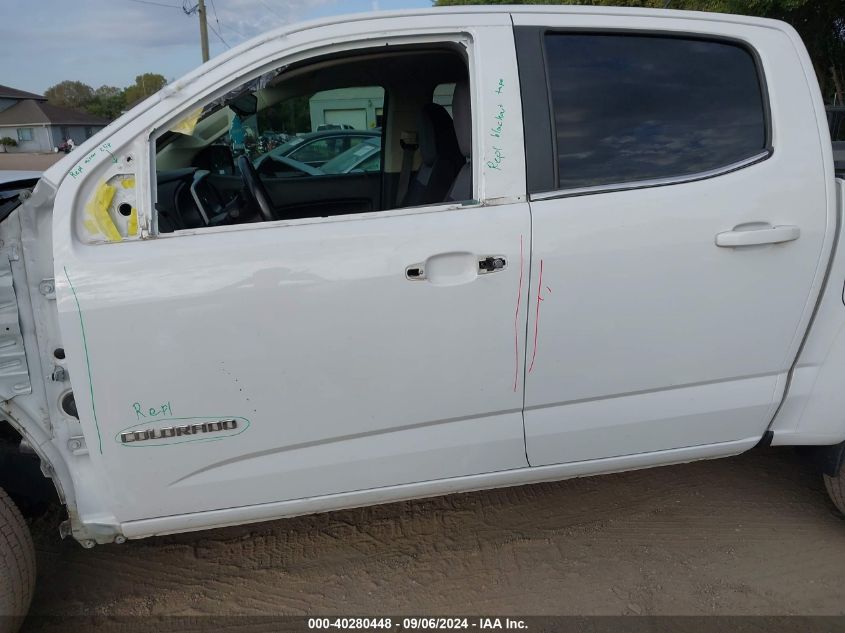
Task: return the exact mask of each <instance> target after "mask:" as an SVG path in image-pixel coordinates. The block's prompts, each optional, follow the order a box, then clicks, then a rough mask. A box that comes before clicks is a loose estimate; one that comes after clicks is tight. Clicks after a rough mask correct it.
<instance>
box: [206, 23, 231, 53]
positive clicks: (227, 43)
mask: <svg viewBox="0 0 845 633" xmlns="http://www.w3.org/2000/svg"><path fill="white" fill-rule="evenodd" d="M218 26H219V24H218ZM208 28H210V29H211V32H212V33H214V34H215V35H216V36H217V37H219V38H220V41H221V42H223V43H224V44H225V45H226V48H232V47H231V46H229V42H227V41H226V40H224V39H223V36H222V35H220V33H218V32H217V29H215V28H214V27H213V26H211V25H210V24H209V25H208Z"/></svg>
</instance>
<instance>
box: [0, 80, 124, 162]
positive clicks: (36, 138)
mask: <svg viewBox="0 0 845 633" xmlns="http://www.w3.org/2000/svg"><path fill="white" fill-rule="evenodd" d="M108 124H109V121H108V120H106V119H103V118H102V117H98V116H94V115H93V114H88V113H87V112H79V111H77V110H71V109H70V108H63V107H60V106H55V105H52V104H50V103H47V99H46V98H45V97H43V96H41V95H37V94H33V93H31V92H25V91H23V90H17V89H16V88H10V87H9V86H3V85H0V138H4V137H9V138H11V139H14V140H15V141H17V146H16V147H14V148H8V149H9V150H11V151H18V152H51V151H53V148H54V147H58V146H59V145H61V144H62V143H63V142H64V141H65V140H67V139H69V138H72V139H73V141H74V143H76V144H77V145H78V144H79V143H82V142H83V141H85V140H86V139H88V138H89V137H91V136H93V135H94V134H95V133H96V132H98V131H99V130H101V129H103V128H104V127H105V126H106V125H108Z"/></svg>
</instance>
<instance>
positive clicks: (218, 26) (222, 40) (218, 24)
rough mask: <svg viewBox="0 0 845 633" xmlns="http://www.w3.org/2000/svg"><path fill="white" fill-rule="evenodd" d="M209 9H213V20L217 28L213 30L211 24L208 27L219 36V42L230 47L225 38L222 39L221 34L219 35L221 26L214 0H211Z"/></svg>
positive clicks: (221, 30)
mask: <svg viewBox="0 0 845 633" xmlns="http://www.w3.org/2000/svg"><path fill="white" fill-rule="evenodd" d="M211 10H212V11H214V21H215V22H217V30H215V29H214V27H213V26H209V28H210V29H211V30H212V31H214V34H215V35H216V36H217V37H219V38H220V41H221V42H223V43H224V44H226V48H232V47H231V46H229V44H228V43H227V42H226V40H224V39H223V36H222V35H221V33H222V32H223V27H222V26H220V18H218V17H217V6H216V5H215V4H214V0H211ZM218 31H219V33H218Z"/></svg>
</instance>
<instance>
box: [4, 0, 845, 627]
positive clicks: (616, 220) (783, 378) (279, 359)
mask: <svg viewBox="0 0 845 633" xmlns="http://www.w3.org/2000/svg"><path fill="white" fill-rule="evenodd" d="M468 23H469V24H472V25H473V26H472V27H471V28H467V26H466V25H467V24H468ZM421 33H422V35H421ZM274 65H275V68H272V69H270V70H267V71H266V73H265V74H264V75H262V76H260V77H256V72H257V71H256V69H257V68H261V69H263V70H262V72H264V70H266V69H268V68H270V67H271V66H274ZM812 77H814V72H813V66H812V64H811V62H810V58H809V56H808V55H807V53H806V50H805V48H804V45H803V44H802V42H801V40H800V38H799V37H798V35H797V34H796V32H795V31H794V30H793V29H792V28H791V27H789V26H788V25H786V24H783V23H781V22H776V21H770V20H762V19H756V18H750V17H741V16H730V15H716V14H705V13H697V12H696V13H685V12H682V11H659V10H642V9H622V8H612V9H605V8H599V7H585V6H581V7H545V6H531V7H527V6H526V7H520V8H515V7H504V8H492V7H474V8H469V7H462V8H461V9H460V11H454V10H452V11H448V10H446V11H440V10H429V9H426V10H419V11H411V12H405V13H391V14H386V15H383V16H374V17H370V18H367V19H361V20H357V19H356V20H346V19H343V18H339V19H331V20H325V21H323V22H322V23H320V24H317V25H315V24H314V23H310V24H309V25H307V27H302V26H291V27H285V28H282V29H280V30H277V31H275V32H274V33H273V34H271V35H265V36H262V37H261V38H259V39H257V40H255V41H253V42H249V43H246V44H244V45H242V46H240V47H238V48H235V49H233V50H232V51H230V52H227V53H224V54H222V55H220V56H218V57H215V58H214V59H212V60H211V61H210V62H209V63H207V64H205V65H203V66H202V67H201V68H200V69H198V70H196V71H194V72H192V73H190V74H189V75H187V76H186V77H184V78H182V79H180V80H179V81H178V82H177V83H176V84H175V85H174V86H173V87H165V88H164V89H163V90H162V91H161V92H160V93H159V96H158V97H157V98H156V99H148V100H146V101H144V102H142V103H141V104H139V105H138V106H136V107H135V108H134V109H132V110H131V111H130V112H128V113H127V114H126V115H124V116H122V117H121V118H120V119H118V121H116V122H115V123H113V124H112V125H111V126H109V127H108V128H106V129H104V130H103V131H101V132H99V133H98V134H97V135H96V136H94V137H93V138H92V139H90V140H89V141H87V142H86V143H84V144H83V145H81V146H80V147H79V148H78V150H77V151H75V152H74V154H75V155H77V156H78V160H77V161H76V162H74V160H72V159H71V158H67V159H65V160H63V161H60V162H59V163H56V165H54V166H53V167H51V168H50V169H48V170H47V171H46V172H44V174H43V176H42V178H41V179H40V181H39V182H38V184H37V186H36V187H35V189H34V192H33V193H32V195H31V196H30V195H24V196H22V197H21V200H20V202H21V204H20V206H18V207H17V208H15V209H14V210H11V212H10V213H9V214H8V215H7V216H6V218H5V219H4V220H3V221H2V222H0V239H2V245H3V246H2V249H0V252H1V253H3V254H4V256H3V257H0V267H2V268H3V274H2V275H0V277H2V279H4V280H5V281H4V282H3V283H2V284H0V303H2V305H4V306H5V308H4V310H3V311H2V319H3V322H2V325H3V327H4V328H5V333H4V334H3V345H2V346H0V356H2V361H3V362H2V363H0V414H2V416H3V417H4V418H5V420H6V424H7V428H6V429H5V432H4V433H3V434H0V437H4V438H5V437H11V436H14V437H15V438H16V441H17V442H20V446H21V447H22V448H23V449H25V450H26V451H34V452H35V453H36V454H37V455H38V457H39V459H40V460H41V463H42V471H43V472H44V473H45V475H46V476H48V477H50V478H51V479H52V481H53V483H54V484H55V486H56V490H57V491H58V494H59V497H60V498H61V501H62V502H63V503H64V504H65V505H66V507H67V511H68V519H67V521H66V522H65V523H64V524H63V526H62V535H63V536H68V537H72V538H74V539H76V540H77V541H79V542H80V543H81V544H82V545H83V546H84V547H94V546H95V545H96V544H98V543H99V544H106V543H117V544H119V543H123V542H124V541H126V540H127V539H137V538H143V537H147V536H152V535H159V534H169V533H174V532H185V531H190V530H200V529H205V528H212V527H216V526H223V525H233V524H239V523H246V522H252V521H263V520H267V519H275V518H279V517H287V516H293V515H299V514H305V513H312V512H323V511H327V510H333V509H338V508H345V507H351V506H363V505H367V504H375V503H384V502H389V501H396V500H400V499H409V498H415V497H424V496H431V495H441V494H446V493H452V492H459V491H467V490H476V489H480V488H491V487H498V486H513V485H519V484H527V483H532V482H539V481H549V480H559V479H564V478H567V477H577V476H582V475H593V474H599V473H607V472H613V471H620V470H626V469H634V468H643V467H647V466H659V465H663V464H671V463H677V462H688V461H691V460H698V459H709V458H715V457H724V456H729V455H736V454H738V453H742V452H743V451H747V450H749V449H751V448H752V447H755V446H765V445H807V446H812V447H815V448H814V451H815V454H816V456H817V459H818V463H819V466H820V468H821V470H822V471H823V473H824V480H825V482H826V485H827V489H828V491H829V492H830V496H831V498H832V499H833V502H834V503H835V504H836V506H837V507H838V508H839V509H840V510H842V511H845V473H843V455H845V443H843V442H845V414H843V411H845V389H843V388H842V380H843V375H845V306H843V299H842V287H843V282H845V240H843V239H842V236H841V235H840V232H841V226H842V222H841V218H842V215H843V212H845V180H843V179H841V178H840V179H837V177H836V173H835V168H834V163H833V157H832V148H831V143H830V136H829V134H828V130H827V129H826V128H825V118H824V104H823V102H822V98H821V95H820V91H819V89H818V86H817V85H815V84H814V83H811V81H812V80H811V79H810V78H812ZM374 84H376V85H379V86H384V89H385V110H386V111H385V113H384V118H383V120H384V121H385V124H384V127H383V129H382V130H381V132H380V133H379V134H380V136H381V140H380V143H381V144H382V145H383V147H382V148H380V150H379V151H380V153H381V155H382V158H381V159H380V161H379V163H378V170H377V171H367V170H363V169H362V170H360V171H356V170H355V169H353V170H351V171H349V172H348V173H339V174H334V175H326V173H325V172H324V171H321V173H318V174H313V175H312V177H308V175H307V174H303V175H302V177H298V178H275V177H266V176H262V175H261V171H260V169H259V168H257V167H256V164H255V163H254V162H253V161H252V160H250V159H249V157H248V156H246V155H244V154H238V155H236V154H235V153H229V149H228V146H227V145H225V144H220V143H218V142H217V140H216V139H219V138H221V135H223V134H225V133H226V131H227V129H228V130H231V129H233V128H232V127H231V126H232V125H233V123H232V122H236V123H237V125H241V123H240V122H249V121H252V120H253V118H252V117H253V116H255V119H256V120H259V121H260V120H268V121H269V120H273V121H277V120H282V116H283V115H284V113H286V112H289V111H291V109H292V108H294V106H296V104H307V103H308V98H309V95H312V94H314V93H315V92H317V91H324V90H342V89H346V88H350V87H353V88H354V87H356V86H372V85H374ZM444 84H454V85H455V88H454V96H453V98H452V103H451V115H450V113H449V112H448V111H447V110H446V109H445V108H444V107H443V106H442V105H438V104H436V103H435V102H434V100H433V97H434V91H435V88H437V87H438V86H441V85H444ZM257 86H260V88H259V87H257ZM215 95H236V96H234V97H228V96H227V97H219V96H218V97H214V96H215ZM215 98H216V99H217V100H216V101H210V100H211V99H215ZM286 99H293V100H294V101H286ZM391 104H393V105H392V106H391ZM203 106H205V107H203ZM391 107H394V110H391ZM267 108H274V109H275V110H274V116H273V117H270V116H264V117H263V118H262V116H261V115H263V114H266V113H265V112H264V109H267ZM305 114H306V113H303V114H302V116H305ZM297 116H298V117H299V116H300V115H297ZM198 117H199V118H198ZM274 117H275V118H274ZM174 122H178V123H174ZM244 125H247V123H244ZM249 125H251V123H249ZM277 125H279V124H277ZM258 132H260V129H259V130H258ZM341 132H342V134H343V136H342V137H340V138H344V139H351V138H352V136H353V135H358V136H357V137H356V138H358V139H359V142H360V143H361V144H365V143H366V144H372V143H373V141H372V140H371V139H372V137H373V135H372V134H367V133H363V132H357V131H356V132H351V131H340V132H331V133H329V132H326V133H322V132H321V133H318V134H320V135H323V136H320V137H319V138H320V139H328V138H329V134H332V135H335V134H339V133H341ZM316 138H318V137H317V136H315V135H309V136H308V137H307V138H305V139H302V140H300V141H299V143H298V144H295V145H291V146H289V149H290V148H296V147H299V146H300V145H302V144H304V143H308V144H309V145H311V143H310V141H311V139H316ZM331 138H337V137H335V136H332V137H331ZM315 142H316V141H315ZM305 147H306V148H307V146H305ZM209 148H211V149H209ZM315 150H316V148H315ZM348 150H349V148H348V147H347V148H346V149H345V151H348ZM274 151H275V150H274ZM367 151H370V148H369V147H368V148H367ZM211 152H213V153H214V155H215V156H214V160H213V161H209V153H211ZM286 152H287V153H284V155H283V156H282V157H283V158H288V159H291V160H297V161H300V162H302V163H305V164H308V165H309V166H311V167H314V165H312V162H317V161H320V162H321V164H322V165H324V167H323V169H325V165H328V164H329V162H330V161H331V159H332V158H335V160H338V159H339V156H338V155H339V154H340V152H335V153H317V152H316V151H315V152H314V153H313V154H310V155H309V157H308V158H304V157H302V156H301V155H298V154H297V152H296V151H289V152H288V151H287V150H286ZM218 154H219V155H218ZM223 154H225V156H224V155H223ZM271 154H273V152H271ZM208 165H212V166H218V167H215V168H214V169H212V168H209V167H208ZM220 165H224V166H223V167H219V166H220ZM225 165H232V167H231V171H229V169H228V168H227V167H225ZM319 166H320V165H317V166H316V167H319ZM808 494H811V491H808ZM0 502H2V503H0V557H2V559H3V560H4V561H6V565H7V568H6V574H7V576H6V585H5V589H4V590H3V591H2V592H0V610H2V611H3V613H21V614H22V613H24V612H25V611H26V608H27V605H28V604H29V600H30V596H31V594H32V579H33V578H34V577H35V575H34V573H33V565H34V562H33V561H34V557H33V556H32V542H31V540H30V537H29V535H28V533H27V531H26V526H25V524H24V522H23V520H22V519H21V516H20V514H19V513H18V512H17V511H16V510H15V508H14V506H13V505H12V504H11V503H10V501H9V500H8V499H7V498H6V497H5V496H4V495H2V494H0ZM4 625H5V626H7V628H8V627H9V626H10V625H9V624H5V623H4Z"/></svg>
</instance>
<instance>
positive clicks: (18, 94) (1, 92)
mask: <svg viewBox="0 0 845 633" xmlns="http://www.w3.org/2000/svg"><path fill="white" fill-rule="evenodd" d="M0 99H36V100H37V101H47V97H44V96H42V95H37V94H35V93H34V92H27V91H26V90H18V89H17V88H12V87H11V86H4V85H2V84H0Z"/></svg>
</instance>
